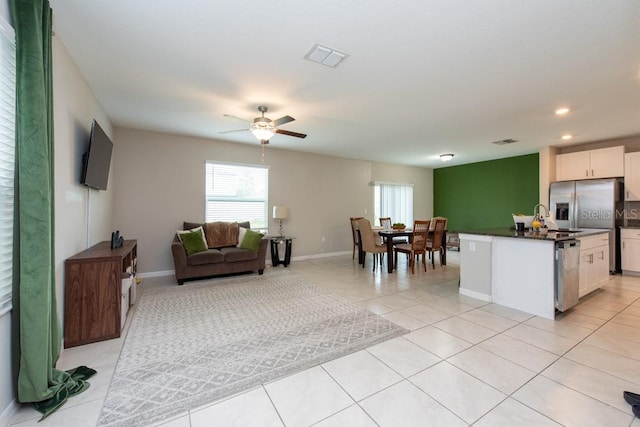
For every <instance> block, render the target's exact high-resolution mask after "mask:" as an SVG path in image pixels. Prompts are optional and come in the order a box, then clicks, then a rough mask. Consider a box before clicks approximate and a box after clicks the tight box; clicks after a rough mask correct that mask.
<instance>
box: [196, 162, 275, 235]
mask: <svg viewBox="0 0 640 427" xmlns="http://www.w3.org/2000/svg"><path fill="white" fill-rule="evenodd" d="M216 167H219V168H220V169H219V170H226V171H227V172H228V173H229V174H231V175H229V176H230V177H231V178H233V174H234V173H237V175H236V176H237V178H235V180H233V181H239V180H242V179H244V178H247V177H251V176H253V177H254V178H259V177H260V175H261V174H262V173H264V175H263V178H264V182H262V183H258V185H257V186H254V187H251V183H247V185H249V187H247V188H246V190H247V193H251V194H248V195H246V196H244V195H242V194H238V193H235V194H231V192H228V193H227V194H223V193H221V192H218V193H217V194H216V193H215V192H214V191H213V190H214V189H215V188H214V186H215V184H214V183H213V180H214V175H212V172H213V171H214V170H215V168H216ZM252 171H253V172H252ZM243 172H244V173H243ZM254 173H255V174H254ZM218 190H220V189H218ZM216 202H220V203H231V204H234V203H250V204H253V205H260V204H261V207H260V208H259V211H256V208H255V207H254V208H253V209H247V210H244V214H243V213H242V211H243V210H238V211H233V210H228V209H221V211H219V212H215V211H214V209H213V208H212V205H211V204H215V203H216ZM250 211H252V214H249V212H250ZM258 214H259V216H260V218H261V220H257V221H256V218H255V215H258ZM251 216H253V218H252V217H251ZM204 217H205V222H213V221H229V222H231V221H233V222H235V221H237V222H242V221H250V223H251V229H252V230H256V231H260V232H263V233H266V232H267V230H268V227H269V167H267V166H260V165H253V164H243V163H227V162H218V161H212V160H211V161H207V162H206V164H205V212H204Z"/></svg>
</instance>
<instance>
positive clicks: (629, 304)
mask: <svg viewBox="0 0 640 427" xmlns="http://www.w3.org/2000/svg"><path fill="white" fill-rule="evenodd" d="M448 258H449V265H448V266H446V267H443V268H442V267H439V266H438V265H437V264H436V269H435V271H434V270H429V271H428V272H427V273H424V272H423V271H421V270H419V269H418V271H417V272H416V274H415V275H412V274H411V272H410V270H408V269H407V267H406V266H405V265H401V266H400V268H399V270H398V271H397V272H394V273H393V274H388V273H387V272H386V270H384V269H382V270H380V269H378V270H377V271H376V272H372V271H371V269H370V268H371V260H370V259H369V260H368V261H367V268H365V269H362V268H361V267H360V266H359V265H358V264H357V262H355V261H352V260H351V257H350V256H341V257H331V258H321V259H313V260H304V261H295V262H293V263H292V264H291V265H290V267H289V268H290V269H291V270H292V271H294V272H296V273H297V274H300V275H303V276H305V277H307V278H308V279H310V280H311V281H313V282H314V283H316V284H317V285H319V286H322V287H324V288H326V289H327V290H329V291H331V292H334V293H337V294H340V295H342V296H344V297H345V298H348V299H349V300H351V301H354V302H357V303H359V304H362V306H364V307H367V308H368V309H369V310H371V311H373V312H375V313H377V314H379V315H381V316H384V317H386V318H388V319H390V320H392V321H394V322H396V323H398V324H399V325H401V326H403V327H405V328H407V329H409V330H410V331H411V332H410V333H408V334H406V335H404V336H402V337H399V338H395V339H392V340H389V341H387V342H384V343H381V344H378V345H375V346H373V347H370V348H367V349H365V350H362V351H359V352H357V353H354V354H351V355H348V356H345V357H342V358H340V359H336V360H333V361H330V362H328V363H324V364H322V365H319V366H315V367H313V368H310V369H307V370H305V371H302V372H299V373H296V374H293V375H290V376H288V377H285V378H281V379H279V380H276V381H273V382H271V383H268V384H263V385H262V386H260V387H257V388H254V389H253V390H249V391H247V392H245V393H242V394H239V395H236V396H233V397H230V398H227V399H225V400H222V401H218V402H212V403H211V404H210V405H207V406H203V407H200V408H196V409H194V410H192V411H189V412H188V413H185V414H183V415H181V416H178V417H175V418H173V419H171V420H165V421H163V422H162V423H160V425H163V426H171V427H198V426H283V425H284V426H310V425H316V426H324V427H326V426H376V425H379V426H403V427H404V426H413V425H416V426H418V425H419V426H424V425H430V426H465V425H474V426H483V427H484V426H513V425H523V426H533V425H535V426H547V425H548V426H557V425H564V426H633V427H640V421H639V420H638V419H635V418H634V417H633V415H632V412H631V408H630V407H629V405H627V404H626V403H625V402H624V400H623V398H622V391H623V390H632V391H636V392H640V278H639V277H630V276H620V275H617V276H612V277H611V279H610V281H609V283H608V284H607V285H606V286H605V287H603V288H602V289H600V290H598V291H595V292H593V293H592V294H590V295H588V296H587V297H585V298H583V299H582V300H581V302H580V304H579V305H578V306H576V307H574V308H573V309H572V310H570V311H569V312H567V313H565V314H562V315H560V316H559V317H558V318H557V319H556V321H549V320H546V319H542V318H538V317H534V316H530V315H528V314H526V313H522V312H518V311H515V310H511V309H508V308H506V307H501V306H498V305H495V304H487V303H485V302H482V301H478V300H474V299H472V298H468V297H463V296H459V295H458V277H459V267H458V259H459V258H458V253H456V252H449V255H448ZM402 264H404V263H402ZM280 268H282V267H280ZM267 274H268V271H267ZM169 280H172V278H156V279H147V280H146V281H145V283H144V286H153V285H154V283H166V282H167V281H169ZM514 286H517V281H514ZM132 314H133V315H135V309H134V311H133V313H132ZM129 323H130V320H128V321H127V326H126V327H128V324H129ZM123 339H124V338H119V339H114V340H109V341H104V342H100V343H95V344H90V345H85V346H81V347H76V348H73V349H68V350H65V351H64V352H63V354H62V356H61V358H60V361H59V362H58V368H60V369H69V368H72V367H75V366H78V365H81V364H85V365H88V366H91V367H94V368H95V369H96V370H97V371H98V374H97V375H96V376H95V377H94V378H92V379H91V381H90V382H91V387H90V388H89V390H87V391H86V392H85V393H83V394H80V395H79V396H76V397H74V398H72V399H70V400H69V402H68V403H67V404H66V405H65V406H64V407H63V408H62V409H61V410H59V411H58V412H57V413H54V414H53V415H51V416H50V417H49V418H47V419H46V420H44V421H43V422H41V423H37V420H38V413H37V412H35V411H34V410H33V409H31V408H30V407H28V406H24V407H21V408H20V409H19V410H18V412H17V413H16V415H15V416H14V417H13V419H12V420H11V425H15V426H36V425H38V426H42V427H48V426H65V427H73V426H78V427H80V426H93V425H95V423H96V421H97V419H98V416H99V413H100V409H101V406H102V402H103V400H104V397H105V395H106V393H107V389H108V386H109V381H110V379H111V375H112V373H113V370H114V368H115V365H116V362H117V359H118V355H119V352H120V348H121V346H122V344H123Z"/></svg>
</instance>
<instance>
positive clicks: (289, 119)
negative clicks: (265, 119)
mask: <svg viewBox="0 0 640 427" xmlns="http://www.w3.org/2000/svg"><path fill="white" fill-rule="evenodd" d="M294 120H295V119H294V118H293V117H291V116H284V117H280V118H279V119H276V120H274V121H273V125H274V126H275V127H278V126H280V125H283V124H285V123H289V122H292V121H294Z"/></svg>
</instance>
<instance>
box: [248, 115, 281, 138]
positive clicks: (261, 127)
mask: <svg viewBox="0 0 640 427" xmlns="http://www.w3.org/2000/svg"><path fill="white" fill-rule="evenodd" d="M256 120H260V121H254V122H253V123H251V126H250V127H249V130H250V131H251V133H252V134H253V136H255V137H256V138H258V139H259V140H260V141H264V140H266V141H268V140H269V139H271V137H272V136H273V135H275V133H276V130H275V128H274V127H273V124H272V123H270V121H269V122H265V121H262V119H256ZM267 120H268V119H267Z"/></svg>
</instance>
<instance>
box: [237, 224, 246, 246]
mask: <svg viewBox="0 0 640 427" xmlns="http://www.w3.org/2000/svg"><path fill="white" fill-rule="evenodd" d="M247 230H248V228H245V227H238V244H237V245H236V246H237V247H240V245H241V244H242V240H243V239H244V234H245V233H246V232H247Z"/></svg>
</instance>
